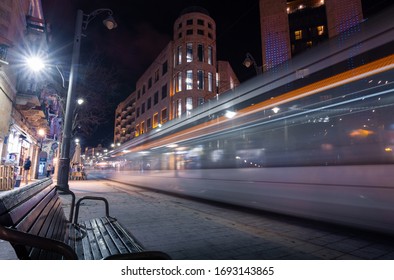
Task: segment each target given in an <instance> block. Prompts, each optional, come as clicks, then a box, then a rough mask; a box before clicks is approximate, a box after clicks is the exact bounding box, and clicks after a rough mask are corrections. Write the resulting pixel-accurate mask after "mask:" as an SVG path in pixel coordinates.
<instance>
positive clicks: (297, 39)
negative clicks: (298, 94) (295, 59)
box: [260, 0, 363, 70]
mask: <svg viewBox="0 0 394 280" xmlns="http://www.w3.org/2000/svg"><path fill="white" fill-rule="evenodd" d="M362 19H363V13H362V5H361V0H349V1H341V0H292V1H288V0H260V27H261V41H262V58H263V70H268V69H270V68H273V67H274V66H276V65H278V64H281V63H283V62H285V61H286V60H288V59H290V58H291V57H292V56H294V55H297V54H298V53H300V52H302V51H304V50H305V49H308V48H310V47H312V46H314V45H316V44H318V43H319V42H321V41H324V40H326V39H328V38H332V37H334V36H337V35H338V34H340V33H342V34H343V32H344V31H346V30H350V29H351V28H352V27H354V26H356V25H357V24H358V23H360V21H362Z"/></svg>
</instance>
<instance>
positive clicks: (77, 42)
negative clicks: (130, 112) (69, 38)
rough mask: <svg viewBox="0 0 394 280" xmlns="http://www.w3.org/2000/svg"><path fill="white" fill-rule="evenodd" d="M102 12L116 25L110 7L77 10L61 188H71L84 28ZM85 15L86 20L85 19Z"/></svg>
mask: <svg viewBox="0 0 394 280" xmlns="http://www.w3.org/2000/svg"><path fill="white" fill-rule="evenodd" d="M101 12H108V13H109V17H108V18H107V19H106V20H105V21H104V24H105V25H106V27H107V28H108V29H112V28H115V27H116V23H115V21H114V20H113V18H112V11H111V10H110V9H98V10H95V11H94V12H92V13H90V14H89V15H84V13H83V11H82V10H78V11H77V18H76V21H75V33H74V45H73V52H72V59H71V71H70V79H69V86H68V91H67V101H66V112H65V116H64V126H63V140H62V146H61V158H60V159H59V168H58V176H57V187H58V188H59V189H60V190H65V191H67V190H69V186H68V176H69V172H70V143H71V138H72V135H71V134H72V122H73V112H74V107H75V102H74V93H75V88H76V84H77V75H78V68H79V54H80V48H81V36H82V28H83V29H84V30H85V29H86V28H87V26H88V24H89V22H90V21H91V20H92V19H93V18H94V17H96V16H97V15H98V14H100V13H101ZM84 16H86V20H85V21H84Z"/></svg>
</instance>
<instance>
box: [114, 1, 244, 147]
mask: <svg viewBox="0 0 394 280" xmlns="http://www.w3.org/2000/svg"><path fill="white" fill-rule="evenodd" d="M238 84H239V81H238V78H237V77H236V75H235V74H234V71H233V70H232V68H231V66H230V64H229V63H228V62H226V61H217V60H216V24H215V21H214V20H213V19H212V18H211V17H210V16H209V13H208V12H207V11H206V10H205V9H203V8H201V7H190V8H187V9H185V10H183V11H182V12H181V14H180V16H179V17H178V19H176V21H175V23H174V34H173V40H172V41H170V42H169V43H168V45H167V46H166V47H165V48H164V49H163V50H162V52H161V53H160V54H159V55H158V56H157V58H156V59H155V61H154V62H153V63H152V64H151V65H150V66H149V67H148V69H147V70H146V71H145V73H144V74H143V75H142V76H141V77H140V78H139V79H138V81H137V84H136V90H135V91H134V92H133V93H131V94H130V95H129V96H128V97H127V98H126V100H124V101H123V102H121V103H120V104H119V105H118V107H117V109H116V113H115V133H114V142H115V143H124V142H126V141H129V140H131V139H133V138H134V137H138V136H139V135H141V134H144V133H146V132H148V131H150V130H152V129H155V128H157V127H159V126H160V125H161V124H163V123H165V122H167V121H169V120H172V119H175V118H178V117H180V116H181V115H182V114H189V113H190V112H191V110H193V108H196V107H198V106H200V105H202V104H204V103H205V102H206V101H207V100H208V99H211V98H213V97H215V96H216V95H217V94H221V93H223V92H225V91H227V90H229V89H232V88H234V87H235V86H237V85H238Z"/></svg>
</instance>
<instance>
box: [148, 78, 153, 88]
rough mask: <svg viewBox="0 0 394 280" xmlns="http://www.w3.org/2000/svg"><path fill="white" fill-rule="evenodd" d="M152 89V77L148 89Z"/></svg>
mask: <svg viewBox="0 0 394 280" xmlns="http://www.w3.org/2000/svg"><path fill="white" fill-rule="evenodd" d="M151 87H152V77H150V78H149V80H148V89H149V88H151Z"/></svg>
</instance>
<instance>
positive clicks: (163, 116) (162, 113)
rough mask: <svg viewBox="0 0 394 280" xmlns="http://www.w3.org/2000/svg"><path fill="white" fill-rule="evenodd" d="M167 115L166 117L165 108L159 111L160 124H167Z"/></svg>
mask: <svg viewBox="0 0 394 280" xmlns="http://www.w3.org/2000/svg"><path fill="white" fill-rule="evenodd" d="M167 119H168V115H167V108H164V109H163V110H161V123H165V122H167Z"/></svg>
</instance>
